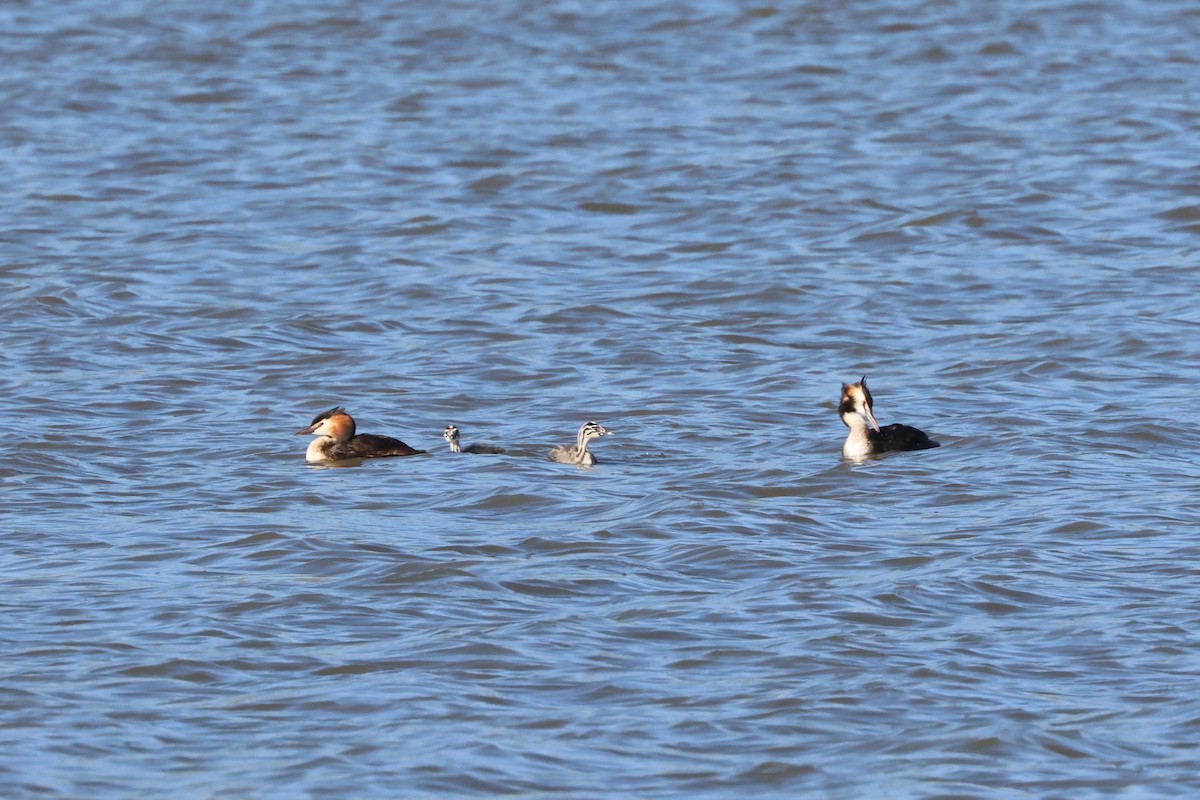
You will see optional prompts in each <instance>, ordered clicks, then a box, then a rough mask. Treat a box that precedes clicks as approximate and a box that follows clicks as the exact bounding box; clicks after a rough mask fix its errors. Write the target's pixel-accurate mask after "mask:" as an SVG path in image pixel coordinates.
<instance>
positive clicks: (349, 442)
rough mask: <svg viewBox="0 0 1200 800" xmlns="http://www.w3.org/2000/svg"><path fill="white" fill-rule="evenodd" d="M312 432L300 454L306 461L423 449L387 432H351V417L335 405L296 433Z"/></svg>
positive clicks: (381, 455)
mask: <svg viewBox="0 0 1200 800" xmlns="http://www.w3.org/2000/svg"><path fill="white" fill-rule="evenodd" d="M301 434H312V435H313V436H315V437H317V438H315V439H313V440H312V442H310V443H309V445H308V450H306V451H305V453H304V458H305V460H306V461H308V462H309V463H310V464H320V463H323V462H328V461H345V460H348V459H352V458H386V457H388V456H415V455H420V454H421V453H424V452H425V451H424V450H417V449H415V448H412V447H409V446H408V445H406V444H405V443H404V442H402V441H400V440H399V439H393V438H392V437H391V436H376V435H374V434H371V433H360V434H358V435H357V436H355V435H354V418H353V417H351V416H350V415H349V414H347V413H346V409H344V408H342V407H341V406H335V407H334V408H331V409H329V410H328V411H326V412H324V413H323V414H318V415H317V416H316V417H314V418H313V421H312V424H311V425H309V426H308V427H307V428H305V429H304V430H299V431H296V435H297V436H300V435H301Z"/></svg>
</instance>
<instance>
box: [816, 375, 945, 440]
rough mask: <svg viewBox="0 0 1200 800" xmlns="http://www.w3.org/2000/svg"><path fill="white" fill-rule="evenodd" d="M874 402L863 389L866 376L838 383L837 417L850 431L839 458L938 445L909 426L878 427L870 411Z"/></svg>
mask: <svg viewBox="0 0 1200 800" xmlns="http://www.w3.org/2000/svg"><path fill="white" fill-rule="evenodd" d="M874 405H875V401H874V400H873V399H872V398H871V392H870V390H869V389H867V376H866V375H863V379H862V380H861V381H859V382H858V383H843V384H842V399H841V402H840V403H838V414H840V415H841V417H842V422H844V423H846V427H847V428H849V429H850V433H849V435H848V436H846V441H845V443H844V444H843V445H842V455H844V456H846V457H847V458H857V457H859V456H865V455H869V454H871V453H886V452H888V451H890V450H928V449H929V448H931V447H937V446H938V443H937V442H935V441H933V440H932V439H930V438H929V437H928V436H926V435H925V432H924V431H920V430H917V429H916V428H914V427H912V426H910V425H899V424H892V425H885V426H883V427H882V428H881V427H879V423H878V422H876V421H875V414H874V412H873V411H872V408H873V406H874Z"/></svg>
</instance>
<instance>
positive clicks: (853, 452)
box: [842, 412, 871, 458]
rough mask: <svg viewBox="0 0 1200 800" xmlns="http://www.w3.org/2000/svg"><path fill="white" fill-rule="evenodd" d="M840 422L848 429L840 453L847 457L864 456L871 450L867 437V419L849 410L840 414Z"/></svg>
mask: <svg viewBox="0 0 1200 800" xmlns="http://www.w3.org/2000/svg"><path fill="white" fill-rule="evenodd" d="M842 422H844V423H846V427H847V428H849V429H850V433H849V435H847V436H846V441H845V442H844V443H843V444H842V455H844V456H847V457H848V458H854V457H856V456H865V455H867V454H869V453H870V452H871V440H870V439H869V438H867V421H866V420H865V419H863V418H862V415H861V414H858V413H857V412H851V413H849V414H842Z"/></svg>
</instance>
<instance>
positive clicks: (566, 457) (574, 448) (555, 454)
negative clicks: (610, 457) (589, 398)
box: [550, 422, 612, 467]
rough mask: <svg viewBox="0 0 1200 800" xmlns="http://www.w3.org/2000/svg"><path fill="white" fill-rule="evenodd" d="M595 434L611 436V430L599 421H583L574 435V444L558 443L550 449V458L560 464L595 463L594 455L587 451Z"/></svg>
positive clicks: (584, 464)
mask: <svg viewBox="0 0 1200 800" xmlns="http://www.w3.org/2000/svg"><path fill="white" fill-rule="evenodd" d="M597 436H612V431H610V430H608V429H607V428H605V427H604V426H603V425H601V424H600V423H599V422H585V423H583V427H582V428H580V429H579V435H578V436H577V437H575V444H560V445H558V446H557V447H553V448H551V450H550V460H551V461H557V462H558V463H560V464H580V465H583V466H588V467H590V466H591V465H592V464H595V463H596V456H595V455H593V454H592V453H590V452H588V449H587V445H588V442H589V441H591V440H592V439H595V438H596V437H597Z"/></svg>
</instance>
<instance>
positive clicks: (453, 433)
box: [442, 425, 504, 455]
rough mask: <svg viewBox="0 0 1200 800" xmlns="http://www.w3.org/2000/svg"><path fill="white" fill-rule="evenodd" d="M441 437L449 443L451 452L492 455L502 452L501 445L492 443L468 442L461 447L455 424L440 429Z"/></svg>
mask: <svg viewBox="0 0 1200 800" xmlns="http://www.w3.org/2000/svg"><path fill="white" fill-rule="evenodd" d="M442 438H443V439H445V440H446V441H447V442H449V443H450V452H452V453H475V454H476V455H492V454H495V453H503V452H504V448H503V447H496V445H494V444H469V445H467V446H466V447H463V446H462V445H460V444H459V443H458V427H457V426H455V425H447V426H446V430H444V431H442Z"/></svg>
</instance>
